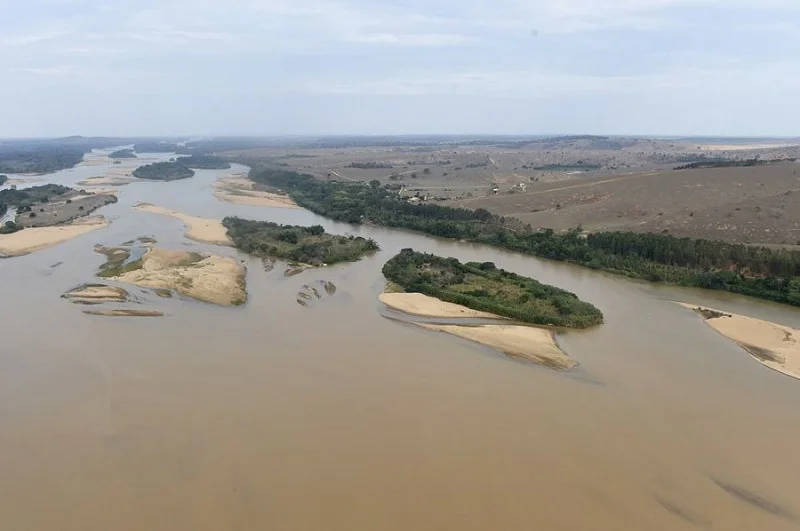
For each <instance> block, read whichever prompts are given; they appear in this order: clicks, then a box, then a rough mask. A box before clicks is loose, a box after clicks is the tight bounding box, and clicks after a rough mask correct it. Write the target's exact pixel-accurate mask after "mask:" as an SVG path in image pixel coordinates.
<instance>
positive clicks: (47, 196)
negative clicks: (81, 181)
mask: <svg viewBox="0 0 800 531" xmlns="http://www.w3.org/2000/svg"><path fill="white" fill-rule="evenodd" d="M116 201H117V198H116V197H115V196H114V195H112V194H100V193H98V194H91V193H85V192H83V191H82V190H81V191H78V190H73V189H71V188H67V187H66V186H60V185H57V184H47V185H44V186H34V187H31V188H25V189H22V190H16V189H8V190H2V191H0V216H5V215H6V214H7V212H8V209H9V208H15V209H16V216H15V219H14V221H7V222H6V223H5V224H4V225H3V226H2V227H0V254H2V255H4V256H22V255H25V254H29V253H32V252H34V251H38V250H40V249H44V248H47V247H51V246H53V245H56V244H59V243H62V242H64V241H67V240H69V239H71V238H74V237H76V236H80V235H81V234H85V233H87V232H91V231H94V230H97V229H100V228H103V227H105V226H107V225H108V223H107V222H106V220H105V219H104V218H103V217H102V216H98V217H91V218H90V217H88V216H89V214H91V213H92V212H93V211H94V210H96V209H98V208H100V207H102V206H105V205H108V204H110V203H115V202H116Z"/></svg>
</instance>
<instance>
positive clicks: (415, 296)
mask: <svg viewBox="0 0 800 531" xmlns="http://www.w3.org/2000/svg"><path fill="white" fill-rule="evenodd" d="M378 299H379V300H380V301H381V302H382V303H384V304H385V305H386V306H388V307H389V308H392V309H394V310H400V311H401V312H405V313H408V314H411V315H419V316H421V317H475V318H484V319H505V318H504V317H500V316H499V315H495V314H493V313H486V312H480V311H478V310H473V309H471V308H467V307H466V306H461V305H459V304H453V303H450V302H445V301H442V300H439V299H437V298H435V297H429V296H428V295H424V294H422V293H381V294H380V295H379V296H378Z"/></svg>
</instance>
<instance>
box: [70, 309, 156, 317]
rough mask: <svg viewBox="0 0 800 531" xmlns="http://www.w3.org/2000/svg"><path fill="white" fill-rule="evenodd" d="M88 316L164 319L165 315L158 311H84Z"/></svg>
mask: <svg viewBox="0 0 800 531" xmlns="http://www.w3.org/2000/svg"><path fill="white" fill-rule="evenodd" d="M83 313H85V314H88V315H100V316H103V317H163V316H164V313H163V312H159V311H156V310H83Z"/></svg>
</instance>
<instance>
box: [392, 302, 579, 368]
mask: <svg viewBox="0 0 800 531" xmlns="http://www.w3.org/2000/svg"><path fill="white" fill-rule="evenodd" d="M379 299H380V301H381V302H382V303H384V304H385V305H386V306H388V307H390V308H393V309H395V310H399V311H402V312H404V313H407V314H409V315H417V316H422V317H438V318H483V319H498V320H501V319H505V318H504V317H501V316H499V315H495V314H492V313H486V312H480V311H477V310H473V309H471V308H467V307H466V306H461V305H458V304H452V303H449V302H445V301H441V300H439V299H436V298H434V297H429V296H427V295H424V294H422V293H382V294H381V295H380V296H379ZM413 324H415V325H417V326H420V327H422V328H425V329H426V330H432V331H436V332H444V333H447V334H452V335H454V336H458V337H461V338H464V339H469V340H470V341H474V342H476V343H480V344H482V345H486V346H487V347H491V348H493V349H496V350H499V351H501V352H503V353H505V354H506V355H508V356H510V357H512V358H514V359H519V360H524V361H530V362H533V363H538V364H540V365H546V366H548V367H552V368H555V369H562V370H565V369H571V368H572V367H575V366H576V365H577V362H576V361H575V360H573V359H572V358H570V357H569V356H568V355H567V354H566V353H565V352H564V351H563V350H561V348H560V347H559V346H558V343H556V338H555V334H554V333H553V331H552V330H549V329H546V328H537V327H534V326H524V325H511V324H479V325H462V324H431V323H413Z"/></svg>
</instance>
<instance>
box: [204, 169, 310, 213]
mask: <svg viewBox="0 0 800 531" xmlns="http://www.w3.org/2000/svg"><path fill="white" fill-rule="evenodd" d="M214 197H216V198H217V199H220V200H222V201H228V202H229V203H236V204H239V205H255V206H266V207H273V208H300V207H299V206H298V205H297V203H295V202H294V201H292V199H291V198H290V197H289V196H288V195H281V194H275V193H270V192H263V191H261V190H256V189H255V183H254V182H253V181H251V180H250V179H248V178H247V177H242V176H241V175H229V176H227V177H222V178H221V179H219V180H218V181H216V182H215V183H214Z"/></svg>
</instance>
